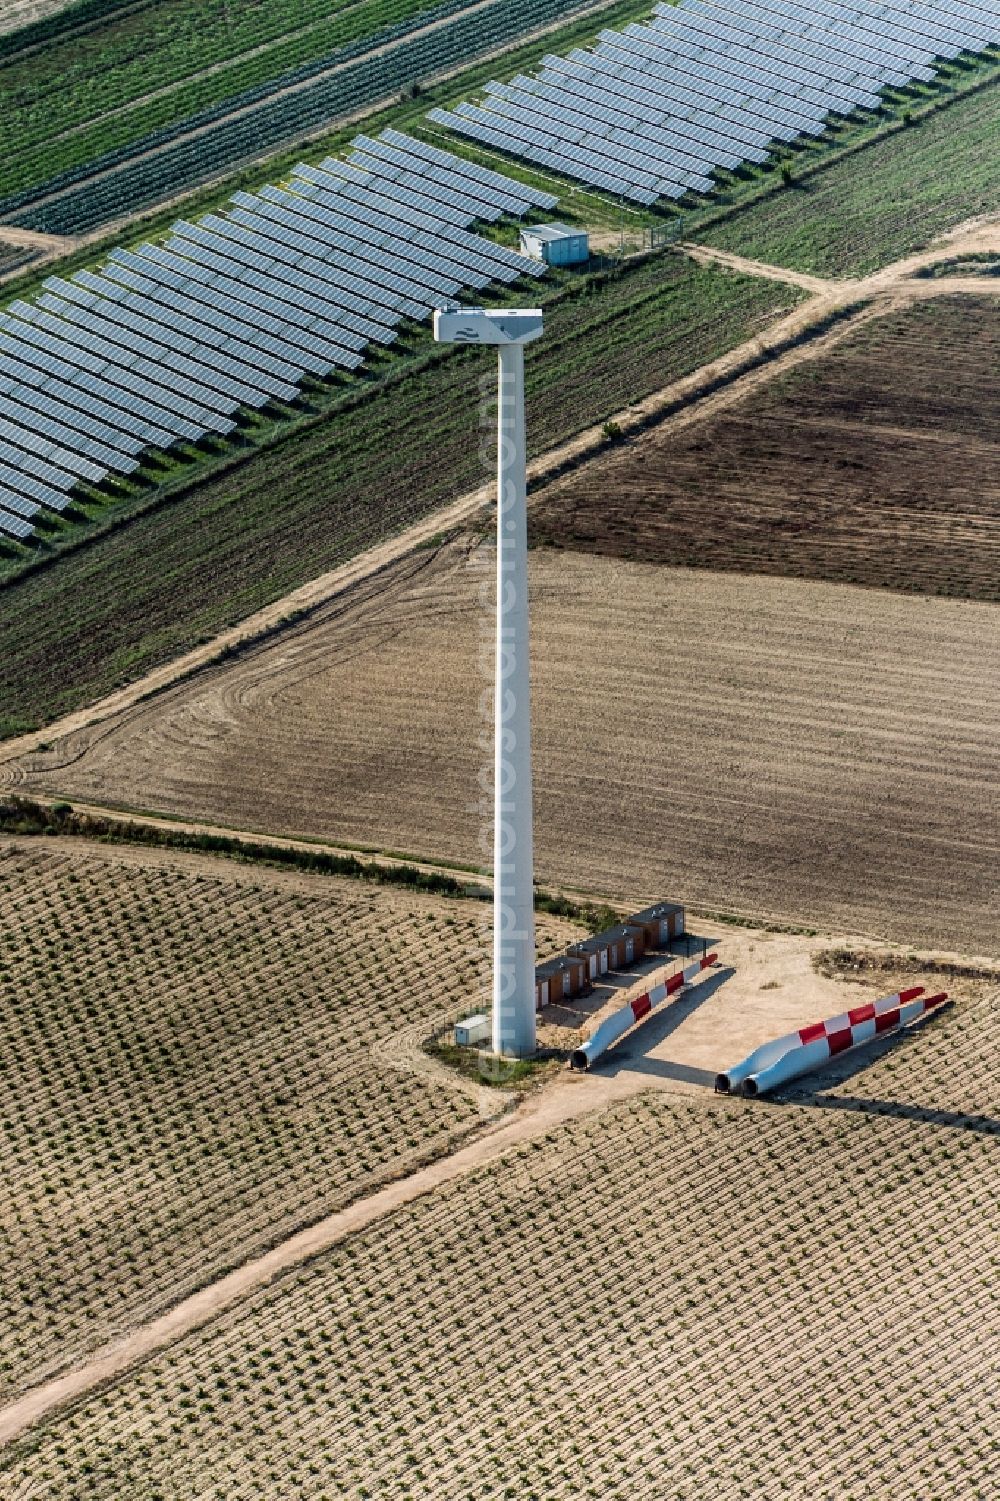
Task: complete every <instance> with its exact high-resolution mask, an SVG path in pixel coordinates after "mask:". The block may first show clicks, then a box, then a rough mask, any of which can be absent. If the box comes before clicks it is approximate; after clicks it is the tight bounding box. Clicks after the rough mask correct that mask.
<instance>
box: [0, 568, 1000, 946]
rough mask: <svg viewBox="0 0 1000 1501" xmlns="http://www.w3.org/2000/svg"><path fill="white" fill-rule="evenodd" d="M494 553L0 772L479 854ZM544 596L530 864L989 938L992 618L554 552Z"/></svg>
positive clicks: (914, 936)
mask: <svg viewBox="0 0 1000 1501" xmlns="http://www.w3.org/2000/svg"><path fill="white" fill-rule="evenodd" d="M492 565H493V553H492V551H491V550H490V549H489V548H488V547H485V546H483V547H479V548H477V547H474V546H473V545H472V544H471V543H469V542H467V541H463V540H458V541H455V542H453V543H451V544H448V545H445V546H442V547H441V548H440V549H439V550H438V551H437V553H433V552H431V551H424V552H422V553H419V552H418V553H416V554H413V555H411V556H410V557H409V558H408V559H406V560H404V561H403V562H402V563H400V564H398V565H396V566H395V567H394V568H393V569H392V570H391V571H389V572H388V573H386V574H383V575H380V576H378V577H376V578H374V579H372V580H371V581H369V582H368V583H367V584H365V585H359V586H357V587H356V588H355V589H354V590H352V591H350V592H349V593H347V594H346V595H344V596H343V597H341V598H339V599H337V600H335V601H333V602H332V603H331V604H329V605H327V606H325V607H323V608H322V609H320V610H318V611H317V612H316V614H315V615H314V616H313V617H311V618H309V619H308V620H306V621H303V622H300V623H298V624H297V625H295V626H293V627H289V628H287V629H286V630H284V631H283V632H282V633H281V634H280V635H278V636H277V637H276V638H274V639H273V640H271V641H270V642H268V643H264V644H263V645H261V646H260V647H259V648H257V649H255V650H253V651H248V652H247V653H245V654H244V655H243V656H241V657H240V658H238V659H236V660H234V661H232V662H230V663H228V664H224V665H221V666H219V667H216V668H213V669H211V670H209V671H208V672H206V673H204V674H202V675H200V676H199V677H197V678H194V679H191V680H189V681H188V682H186V683H183V684H180V685H178V687H176V688H175V689H173V690H171V691H170V692H168V693H165V694H163V695H162V696H161V697H159V698H157V699H152V700H149V701H147V702H145V703H141V704H139V705H138V706H137V707H136V708H135V709H134V710H133V711H131V712H127V713H126V714H125V715H124V717H122V718H120V719H119V720H117V721H108V722H106V723H103V724H101V725H100V726H98V727H97V728H96V729H94V730H86V731H82V732H80V733H79V734H78V735H76V736H74V737H69V738H67V739H66V740H65V741H64V742H56V743H54V744H53V745H52V746H51V747H50V748H49V749H48V750H46V751H43V752H38V753H35V754H33V755H31V756H30V757H27V758H25V759H24V760H22V762H21V763H18V764H15V765H14V766H13V767H12V768H10V769H9V770H8V773H7V774H8V775H9V776H13V777H14V778H15V779H19V781H20V783H21V784H22V786H23V787H24V789H25V790H32V789H38V790H43V791H48V792H52V793H55V794H59V795H64V796H69V797H70V798H71V799H75V800H80V801H96V802H103V803H112V804H114V803H118V804H121V805H125V806H131V807H141V808H157V809H161V810H163V811H166V812H169V813H172V814H177V815H180V816H183V817H188V818H196V819H202V820H204V821H206V822H209V823H218V824H222V825H225V826H229V827H232V828H264V829H267V830H269V831H271V832H274V833H278V832H284V833H297V834H306V835H311V836H325V837H328V838H330V839H333V840H335V841H343V842H349V843H353V844H369V845H381V846H382V847H383V848H386V849H392V850H400V849H402V850H409V851H414V852H418V853H421V854H425V855H429V856H430V855H432V856H435V857H437V858H441V859H446V860H451V861H454V862H456V863H460V862H461V863H465V862H473V863H480V862H481V861H482V859H483V852H482V850H481V849H480V845H479V835H480V822H481V818H480V810H479V809H478V807H477V799H478V797H479V782H478V774H479V772H480V769H481V767H482V765H483V759H484V757H483V753H482V751H481V749H480V747H479V745H478V737H479V733H480V725H481V721H480V718H479V715H480V695H481V692H482V690H483V687H484V683H483V680H482V677H481V674H480V661H479V658H480V646H481V643H482V642H484V641H485V643H486V646H487V648H488V649H489V648H490V647H491V645H492V615H491V614H490V612H489V611H488V610H486V611H484V609H483V606H482V603H481V599H480V588H481V586H482V585H483V584H484V580H486V581H487V582H486V584H485V587H486V589H487V593H488V589H489V586H488V580H489V578H490V576H491V569H492ZM531 591H532V630H533V644H534V658H533V673H534V675H533V699H534V715H535V773H536V829H537V832H536V840H537V843H536V849H537V868H538V875H539V879H541V880H542V881H544V882H546V883H556V884H566V885H569V886H572V887H577V888H584V889H586V890H590V891H597V892H602V893H604V894H605V895H606V896H608V897H609V898H620V899H621V900H624V901H628V900H633V899H638V898H639V897H640V896H642V895H646V896H647V897H648V899H653V898H655V897H658V896H662V894H663V893H664V892H668V893H670V894H671V895H674V896H677V897H679V898H683V899H684V900H685V901H686V902H687V903H688V904H689V905H691V904H694V905H698V904H701V905H704V906H705V907H707V908H709V909H710V910H713V911H718V910H719V909H720V908H724V909H726V910H730V911H734V912H746V913H749V914H754V915H757V914H770V915H773V916H776V917H779V918H781V919H783V920H784V921H787V922H793V923H797V924H804V925H808V926H814V927H817V928H819V929H821V930H823V931H826V932H842V933H843V932H847V933H850V932H858V933H867V934H869V935H872V936H876V937H885V938H888V939H890V940H893V941H903V942H908V943H913V944H915V945H916V946H918V947H919V948H921V949H928V948H931V947H938V948H942V949H944V950H947V951H959V952H965V953H969V954H998V953H1000V931H998V926H997V912H996V902H995V896H996V889H995V888H996V880H995V874H996V865H997V841H996V821H995V817H994V816H993V810H995V807H996V786H997V782H998V778H1000V736H998V734H997V722H998V715H1000V629H998V626H1000V616H998V614H997V612H996V610H995V607H994V606H991V605H985V604H979V603H974V602H969V601H952V600H933V599H914V598H912V597H908V596H905V595H899V594H892V593H889V592H885V591H880V590H868V589H854V588H849V587H846V586H842V585H832V584H819V583H809V582H802V581H799V580H792V579H761V578H740V577H739V576H737V575H731V574H721V573H709V572H707V571H694V570H686V569H669V568H663V567H660V566H655V565H647V564H636V563H627V562H620V561H618V560H614V559H603V558H590V557H586V556H584V555H581V554H575V553H566V554H557V553H554V552H551V551H549V550H536V551H535V552H534V553H533V554H532V560H531ZM487 656H488V650H487ZM485 686H488V685H485ZM292 764H294V766H295V775H294V777H290V776H289V775H288V768H289V766H290V765H292Z"/></svg>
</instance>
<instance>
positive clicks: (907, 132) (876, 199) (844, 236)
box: [700, 61, 1000, 276]
mask: <svg viewBox="0 0 1000 1501" xmlns="http://www.w3.org/2000/svg"><path fill="white" fill-rule="evenodd" d="M990 77H991V78H992V82H991V83H989V84H988V86H986V87H984V88H982V89H981V90H980V91H979V92H978V93H975V94H971V95H968V96H967V97H965V98H963V99H960V100H958V101H957V102H954V103H949V102H947V101H945V102H944V105H943V107H942V108H940V109H938V110H936V111H935V112H933V113H931V114H929V115H926V116H925V117H924V118H922V119H920V120H918V121H915V123H914V124H913V125H912V126H910V127H908V128H907V127H903V128H901V129H899V130H896V131H895V132H893V133H892V134H890V135H887V136H884V137H882V138H881V139H879V140H876V141H873V142H872V143H871V144H870V145H867V146H866V147H865V148H864V149H863V150H862V151H860V152H856V153H853V154H848V155H845V156H843V157H842V158H841V159H840V160H838V161H833V162H830V163H829V164H827V165H825V166H824V167H823V168H822V169H821V170H820V171H819V172H817V173H816V174H815V175H812V176H809V177H806V178H804V179H803V180H801V181H800V182H798V183H796V184H795V185H794V186H793V187H792V188H790V189H788V190H787V191H784V192H781V193H779V194H775V195H773V196H771V197H768V198H766V199H764V200H763V201H761V202H760V203H757V204H752V205H750V206H748V207H747V208H745V209H742V210H737V211H736V212H734V213H731V214H728V215H727V216H726V218H725V220H724V221H723V222H722V223H721V224H719V225H717V226H716V227H715V228H714V229H710V230H708V231H706V232H705V233H704V234H703V235H701V236H700V238H703V239H704V240H705V241H706V242H707V243H709V244H712V245H717V246H719V247H720V248H721V249H723V250H734V251H738V252H739V254H740V255H746V256H751V257H752V258H754V259H755V260H761V261H770V262H771V263H772V264H777V265H781V266H791V267H794V268H795V269H796V270H799V271H809V272H813V273H817V274H820V275H823V276H845V275H852V276H857V275H861V274H864V273H866V272H869V271H874V270H876V269H877V268H878V267H880V266H884V265H886V264H887V263H888V262H890V261H894V260H898V259H900V258H901V257H902V256H904V255H907V254H909V253H910V252H911V251H914V250H918V249H920V248H922V247H923V246H924V245H926V244H927V243H928V241H930V240H931V239H933V237H934V236H935V235H936V234H940V233H941V232H942V231H943V230H945V229H947V228H949V227H950V226H951V225H954V224H956V223H958V222H960V221H963V220H966V219H971V218H974V217H976V216H977V215H980V214H989V213H996V212H997V210H998V209H1000V174H998V173H997V172H996V170H995V154H996V153H995V150H994V142H995V141H996V137H997V131H998V129H1000V68H998V67H997V65H996V61H994V63H993V66H992V69H991V71H990Z"/></svg>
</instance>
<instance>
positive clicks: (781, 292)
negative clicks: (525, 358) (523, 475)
mask: <svg viewBox="0 0 1000 1501" xmlns="http://www.w3.org/2000/svg"><path fill="white" fill-rule="evenodd" d="M798 299H799V294H798V293H797V292H796V291H795V290H794V289H791V288H788V287H783V286H779V285H777V284H775V283H768V282H762V281H759V280H756V279H755V278H753V277H744V276H734V275H733V274H732V273H731V272H728V271H722V270H719V269H717V268H714V267H694V266H691V265H688V264H684V263H682V262H680V261H678V260H676V259H675V258H673V257H669V256H662V255H661V256H657V257H654V258H652V259H650V260H647V261H645V262H641V263H639V264H636V265H633V266H631V267H629V268H628V269H627V270H626V271H625V272H624V273H623V274H621V275H620V276H611V277H606V278H596V279H585V280H581V281H580V282H579V283H578V284H575V285H574V286H572V287H571V288H569V290H568V295H567V296H566V297H564V298H563V299H562V300H560V301H559V302H558V303H557V304H556V305H554V306H551V307H550V308H549V310H548V313H547V332H546V337H545V340H544V342H543V343H542V344H541V345H540V346H539V351H540V352H539V355H538V358H537V359H535V360H533V361H532V367H531V375H530V385H529V399H530V401H531V410H532V421H531V446H532V451H533V452H535V453H538V452H542V451H544V450H545V449H547V448H549V447H551V446H553V445H554V444H556V443H558V442H560V441H562V440H564V439H567V438H569V437H571V436H572V435H573V434H575V433H577V432H579V431H580V430H581V429H583V428H586V427H588V426H590V425H592V424H595V423H598V422H600V421H602V420H603V419H604V418H605V417H607V416H609V415H610V414H611V413H613V412H615V411H618V410H620V409H621V408H622V407H624V406H626V405H627V404H628V403H629V402H630V401H632V400H635V399H638V398H639V397H641V396H644V395H646V394H648V393H649V392H650V391H654V390H658V389H659V388H660V387H661V386H664V385H666V384H668V383H669V382H670V381H671V380H673V379H675V378H677V377H679V376H681V375H686V374H689V373H690V372H692V371H694V370H695V369H697V368H698V367H699V366H700V365H702V364H704V363H706V362H708V361H710V360H713V359H715V358H716V357H717V356H718V355H720V354H722V353H724V352H725V351H727V350H729V349H732V348H734V347H735V346H736V345H738V344H740V343H742V342H743V341H744V340H745V339H748V338H751V337H752V336H753V335H754V334H755V333H756V332H757V331H758V330H759V329H761V328H762V327H763V326H765V325H766V324H767V323H769V322H770V321H771V320H772V319H773V318H774V317H775V316H776V315H777V314H778V313H780V312H781V311H784V310H787V309H788V308H789V307H791V306H792V305H793V304H794V303H795V302H796V301H797V300H798ZM484 379H495V377H493V376H492V372H487V371H486V369H485V367H484V362H483V360H482V359H481V358H477V357H475V356H474V355H473V356H472V357H463V356H462V352H461V351H458V352H453V353H452V355H451V357H449V358H444V359H435V360H433V362H432V363H430V364H429V365H427V366H424V367H422V368H417V369H415V370H411V371H409V372H405V373H403V375H402V376H401V378H400V379H398V380H397V381H395V382H394V383H392V384H390V385H389V386H388V387H387V388H385V389H382V388H377V389H375V390H374V391H372V392H370V393H369V395H370V396H371V398H372V399H370V400H367V401H364V402H362V404H360V405H357V404H348V405H346V406H345V407H343V408H341V409H339V410H337V411H335V412H333V413H328V414H327V415H326V416H325V417H324V418H323V419H321V420H319V421H317V422H316V423H314V424H313V425H312V426H311V427H309V428H308V429H307V430H305V431H298V432H292V433H289V434H286V435H285V437H284V438H283V439H282V440H281V441H279V442H277V443H275V444H274V446H273V447H270V448H267V449H265V450H263V451H258V452H255V453H253V454H252V455H250V456H249V457H247V459H246V461H245V462H242V463H239V464H238V465H237V466H235V467H233V468H232V469H231V470H229V471H227V472H226V473H224V474H221V475H218V476H215V477H214V478H210V479H208V480H207V481H205V482H204V483H202V484H199V485H196V486H192V487H191V488H190V489H189V490H187V491H185V492H184V493H183V494H182V495H180V496H178V497H175V498H174V499H173V500H172V501H171V502H170V503H168V504H165V505H163V506H162V507H160V508H159V509H156V510H152V511H149V512H147V513H146V514H144V515H141V516H138V517H136V518H134V519H132V520H131V521H129V522H128V523H127V524H125V525H124V526H122V527H120V528H119V529H118V530H116V531H114V532H112V533H110V534H109V535H105V536H102V537H97V538H95V539H93V540H92V541H91V542H90V543H85V544H84V545H83V546H81V547H80V548H79V549H77V550H76V551H73V552H70V553H67V554H65V555H63V556H61V557H58V558H56V559H55V561H54V562H53V563H52V564H51V566H49V567H46V568H44V569H42V570H41V571H32V572H29V573H27V574H25V575H22V576H21V577H20V578H19V579H16V580H14V581H13V582H11V583H10V584H8V585H7V587H5V588H4V589H3V590H2V593H0V736H3V735H4V734H11V733H15V732H16V731H17V730H18V728H27V727H30V726H34V725H37V724H42V723H45V722H46V721H47V720H48V719H51V718H53V717H54V716H56V715H57V714H60V713H63V712H65V711H67V710H68V709H70V708H74V707H76V706H78V705H79V704H81V703H87V702H90V701H92V700H93V699H95V698H99V697H101V696H102V695H103V694H104V693H106V692H108V691H109V690H110V689H112V688H113V687H115V686H117V685H118V684H120V683H122V682H127V681H129V680H131V679H133V678H136V677H139V676H141V675H142V673H143V672H144V671H147V670H148V669H149V668H150V667H152V666H153V665H155V664H156V663H158V662H163V661H165V660H168V659H169V658H170V657H173V656H176V655H178V654H179V653H180V652H182V651H183V650H185V649H187V648H189V647H191V646H194V645H196V644H197V643H198V642H199V641H201V640H206V639H209V638H210V637H211V636H212V635H214V634H216V633H217V632H218V631H219V630H221V629H223V628H224V627H226V626H227V625H231V624H234V623H236V622H237V621H239V620H241V619H243V618H244V617H245V616H247V615H248V614H250V613H252V611H253V610H255V609H257V608H259V607H260V606H261V605H264V604H266V603H269V602H270V601H272V600H275V599H280V598H281V597H282V595H284V594H286V593H288V592H289V591H290V590H292V589H294V588H295V587H296V586H297V585H299V584H302V583H304V582H305V581H306V580H308V579H311V578H315V577H317V576H318V575H319V574H321V573H323V572H325V571H326V570H328V569H330V568H333V567H335V566H337V564H339V563H342V562H344V561H345V560H346V559H348V558H350V557H353V556H355V555H356V554H357V553H359V552H363V551H365V550H366V549H367V548H370V547H373V546H374V545H375V544H376V543H377V542H378V541H380V540H382V539H384V538H386V537H388V536H392V535H394V534H395V533H396V532H398V531H400V530H402V529H403V528H404V527H405V526H407V525H408V524H410V523H411V522H413V521H415V520H417V519H418V518H419V517H421V516H424V515H426V514H428V513H429V512H431V511H433V510H434V509H435V508H436V507H439V506H441V505H443V504H446V503H447V502H448V501H450V500H454V499H455V498H457V497H458V496H459V495H461V494H463V493H464V492H466V491H468V490H472V489H475V488H476V487H477V486H478V485H479V484H481V483H482V482H483V480H484V478H485V474H486V473H488V471H484V465H483V460H482V458H481V456H480V453H479V439H480V430H479V427H478V425H477V424H478V422H479V420H480V417H478V416H477V413H481V409H482V407H483V398H482V395H481V393H482V391H483V384H482V383H483V381H484ZM487 420H488V419H487Z"/></svg>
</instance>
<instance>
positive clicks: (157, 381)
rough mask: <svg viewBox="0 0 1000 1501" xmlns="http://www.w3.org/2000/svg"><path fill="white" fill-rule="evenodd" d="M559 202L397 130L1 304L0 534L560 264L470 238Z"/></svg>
mask: <svg viewBox="0 0 1000 1501" xmlns="http://www.w3.org/2000/svg"><path fill="white" fill-rule="evenodd" d="M555 202H556V199H555V198H554V197H553V196H552V195H551V194H548V193H544V192H541V191H539V190H537V189H535V188H531V187H527V186H525V185H524V184H522V183H519V182H515V181H513V180H512V179H510V178H508V177H504V176H502V175H501V174H499V173H497V172H493V171H490V170H489V169H487V168H485V167H482V166H480V165H478V164H476V163H474V162H470V161H467V160H465V159H464V158H462V157H458V156H454V155H453V154H451V153H450V152H446V151H441V150H438V149H437V148H436V147H432V146H429V145H425V144H424V143H423V142H420V141H417V140H414V139H412V138H410V137H408V136H405V135H402V134H400V133H399V132H398V131H394V130H386V131H384V132H383V133H382V135H381V136H379V137H378V138H377V139H371V138H369V137H367V136H364V135H360V136H358V137H356V138H355V140H354V142H353V143H352V149H351V151H350V152H349V153H348V154H347V156H346V157H345V158H344V159H334V158H327V159H326V160H325V161H323V162H322V163H321V164H320V165H319V166H318V167H312V166H307V165H304V164H303V165H300V166H298V167H296V168H295V170H294V172H293V173H292V177H291V179H290V182H289V184H288V186H286V187H265V188H263V189H261V191H260V192H259V193H254V194H251V193H237V194H235V195H234V197H233V198H232V199H231V200H230V206H229V207H228V209H227V210H226V211H225V212H224V213H221V214H208V215H206V216H205V217H204V218H202V219H199V220H198V221H197V222H195V223H188V222H187V221H184V220H182V221H180V222H178V223H177V224H175V225H174V226H173V231H172V234H171V237H170V238H169V239H168V240H167V241H166V243H164V244H144V245H140V246H138V247H137V248H135V249H132V250H124V249H119V250H113V251H112V252H111V254H110V255H109V256H108V258H107V260H106V262H105V263H104V264H103V265H102V266H101V268H100V269H99V270H98V271H97V272H92V271H79V272H77V273H76V274H75V275H74V276H72V277H71V278H69V279H65V278H62V277H59V276H52V277H49V278H48V280H47V281H46V282H45V283H44V287H45V290H44V291H43V292H42V293H41V294H40V295H39V296H38V297H36V298H35V299H34V300H33V301H31V302H26V301H17V302H14V303H12V304H11V305H10V307H9V308H7V309H6V310H4V311H3V312H0V535H6V536H8V537H13V538H15V539H17V540H25V539H27V538H28V537H30V536H31V534H32V532H33V530H34V527H35V523H36V521H37V519H38V517H39V514H40V513H43V512H44V511H46V510H48V511H53V512H61V511H64V510H65V509H66V508H67V506H68V505H69V503H70V499H71V495H72V493H73V491H74V489H75V488H76V486H77V485H78V484H79V483H80V482H84V483H88V484H91V485H97V484H100V483H101V481H103V480H105V479H107V478H108V477H109V476H127V475H129V474H132V473H134V472H135V471H136V470H137V469H138V468H139V465H140V462H141V455H142V454H143V453H144V451H146V450H149V449H160V450H165V449H169V448H171V447H172V446H173V445H175V444H177V443H183V442H195V441H197V440H198V439H200V438H203V437H206V436H216V437H225V436H226V435H228V434H229V433H231V432H232V431H233V429H234V428H235V426H236V418H237V414H238V413H239V411H240V410H241V409H250V410H254V409H258V410H259V409H261V408H263V407H265V406H267V404H268V403H269V402H271V401H275V400H276V401H291V400H294V398H295V397H296V395H297V393H298V387H299V384H300V383H301V382H302V381H303V380H304V379H305V378H307V377H313V378H316V379H324V378H326V377H329V376H331V375H334V374H335V373H336V372H338V371H351V370H356V369H357V368H358V367H359V366H360V365H361V364H362V363H363V362H364V359H365V355H366V352H367V351H368V350H369V349H370V347H371V346H373V345H375V346H382V347H387V346H389V345H391V344H392V343H393V341H394V340H395V338H396V334H397V329H398V326H399V325H400V323H402V322H403V321H404V320H405V319H416V320H425V319H428V318H429V317H430V316H431V313H432V311H433V309H434V307H436V306H438V305H440V304H441V303H443V302H447V301H449V300H450V299H453V298H456V297H458V296H459V295H460V294H463V293H467V292H481V291H483V290H485V289H486V288H488V287H491V286H494V285H497V284H500V285H504V284H510V283H512V282H515V281H517V280H518V279H519V278H521V277H523V276H530V277H536V276H540V275H542V274H543V273H544V270H545V267H544V266H543V265H542V264H541V263H540V262H538V261H535V260H530V259H528V258H527V257H526V256H523V255H521V254H519V253H518V252H517V251H515V250H512V249H509V248H508V247H507V246H505V245H500V244H497V243H495V242H494V241H493V240H491V239H487V238H485V237H484V236H482V235H478V234H476V233H474V231H473V230H472V229H471V228H470V226H472V225H473V224H475V223H476V222H483V223H496V222H497V221H498V220H500V219H502V218H503V217H504V216H505V215H513V216H518V217H519V216H521V215H523V214H525V213H526V212H527V211H528V210H529V209H549V208H552V207H553V206H554V205H555Z"/></svg>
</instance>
